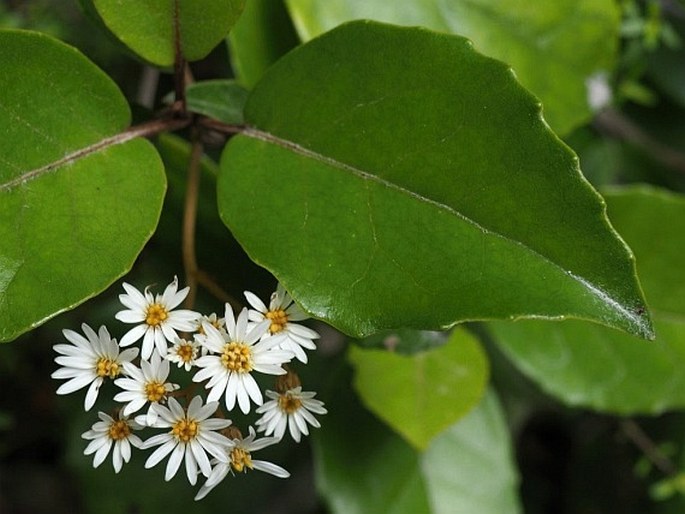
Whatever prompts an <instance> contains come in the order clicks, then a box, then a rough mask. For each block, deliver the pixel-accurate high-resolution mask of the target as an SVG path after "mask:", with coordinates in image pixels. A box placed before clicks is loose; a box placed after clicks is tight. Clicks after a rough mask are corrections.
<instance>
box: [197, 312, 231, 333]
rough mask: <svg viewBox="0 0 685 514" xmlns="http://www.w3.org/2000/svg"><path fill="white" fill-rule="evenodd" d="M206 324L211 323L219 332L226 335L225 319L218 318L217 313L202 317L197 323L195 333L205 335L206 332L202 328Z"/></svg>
mask: <svg viewBox="0 0 685 514" xmlns="http://www.w3.org/2000/svg"><path fill="white" fill-rule="evenodd" d="M204 323H209V324H210V325H212V326H213V327H214V328H216V329H217V330H218V331H219V332H221V333H222V334H224V335H226V320H225V319H224V318H218V317H217V315H216V313H215V312H212V313H211V314H210V315H209V316H202V317H200V318H198V319H197V320H196V321H195V332H199V333H200V334H202V335H204V333H205V331H204V329H203V328H202V325H203V324H204Z"/></svg>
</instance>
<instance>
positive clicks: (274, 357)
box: [193, 304, 292, 414]
mask: <svg viewBox="0 0 685 514" xmlns="http://www.w3.org/2000/svg"><path fill="white" fill-rule="evenodd" d="M268 326H269V321H264V322H262V323H259V324H257V325H254V326H253V327H252V328H251V330H250V331H249V332H248V330H247V328H248V321H247V309H243V310H242V311H241V313H240V314H239V315H238V320H237V321H236V320H235V319H234V317H233V309H232V308H231V306H230V305H229V304H226V330H227V332H228V338H227V339H228V340H227V339H226V338H224V336H222V335H221V333H220V332H219V331H218V330H217V329H216V328H214V327H213V326H212V325H210V324H208V323H205V324H204V325H203V328H204V331H205V334H206V336H204V337H203V338H202V339H201V342H202V344H203V345H204V346H206V347H207V348H208V349H209V351H210V352H214V353H218V354H220V355H205V356H204V357H200V358H199V359H197V361H196V364H197V366H198V367H200V368H203V369H201V370H200V371H198V372H197V373H196V374H195V376H194V377H193V381H194V382H203V381H204V380H207V379H209V382H208V383H207V385H206V386H205V387H206V388H207V389H211V391H210V392H209V394H208V395H207V401H214V400H217V399H219V398H220V397H221V395H222V394H223V393H225V401H226V408H227V409H228V410H229V411H230V410H232V409H233V407H234V406H235V403H236V399H237V401H238V405H239V406H240V410H241V411H243V413H245V414H247V413H248V412H250V399H252V401H254V402H255V403H256V404H257V405H261V404H262V402H263V401H264V400H263V398H262V392H261V391H260V389H259V386H258V385H257V382H256V381H255V379H254V377H253V376H252V374H251V373H252V372H253V371H258V372H260V373H267V374H270V375H283V374H285V370H284V369H283V368H282V365H283V364H284V363H286V362H289V361H290V359H291V358H292V353H291V352H288V351H284V350H279V349H274V347H275V346H278V345H279V343H280V342H281V340H282V339H281V338H279V337H276V336H274V337H269V338H267V339H262V340H261V341H259V342H257V341H258V340H259V339H260V338H261V337H262V335H264V332H265V331H266V330H267V329H268ZM198 339H200V336H198Z"/></svg>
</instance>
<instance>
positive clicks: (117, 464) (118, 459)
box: [112, 441, 124, 473]
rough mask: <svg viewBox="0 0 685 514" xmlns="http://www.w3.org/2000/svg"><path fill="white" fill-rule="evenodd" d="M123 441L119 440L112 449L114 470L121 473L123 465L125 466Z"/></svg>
mask: <svg viewBox="0 0 685 514" xmlns="http://www.w3.org/2000/svg"><path fill="white" fill-rule="evenodd" d="M120 443H121V441H117V443H116V444H115V445H114V449H113V450H112V465H113V466H114V472H115V473H119V471H121V467H122V466H123V464H124V462H123V458H122V456H121V444H120Z"/></svg>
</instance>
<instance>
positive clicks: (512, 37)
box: [286, 0, 620, 134]
mask: <svg viewBox="0 0 685 514" xmlns="http://www.w3.org/2000/svg"><path fill="white" fill-rule="evenodd" d="M286 3H287V6H288V8H289V9H290V13H291V15H292V17H293V20H294V23H295V27H296V28H297V31H298V33H299V34H300V37H301V38H302V39H303V40H305V41H306V40H308V39H311V38H312V37H314V36H317V35H319V34H321V33H323V32H325V31H327V30H330V29H332V28H333V27H335V26H336V25H338V24H340V23H343V22H346V21H350V20H354V19H360V18H367V19H373V20H378V21H384V22H388V23H395V24H397V25H410V26H413V25H422V26H424V27H428V28H430V29H433V30H437V31H441V32H448V33H452V34H459V35H462V36H466V37H468V38H469V39H471V40H472V41H473V42H474V44H475V46H476V48H477V49H478V50H479V51H480V52H483V53H484V54H486V55H490V56H492V57H495V58H497V59H500V60H502V61H504V62H506V63H508V64H510V65H511V66H512V67H513V68H514V70H515V71H516V76H517V77H518V78H519V79H520V80H521V83H522V84H523V85H524V86H526V87H527V88H528V89H530V90H531V91H532V92H533V93H535V94H536V95H537V96H538V97H539V98H540V99H541V100H542V103H543V105H544V108H545V118H546V119H547V121H548V122H549V123H550V125H551V126H552V128H553V129H554V130H555V131H557V132H558V133H559V134H566V133H568V132H570V131H571V129H573V128H575V127H576V126H578V125H580V124H582V123H584V122H585V121H587V120H589V119H590V117H591V115H592V112H591V109H590V106H589V104H588V100H587V91H586V82H587V80H588V78H589V77H590V76H592V75H593V74H595V73H597V72H601V71H610V70H611V69H612V68H613V65H614V59H615V55H616V50H617V47H618V31H619V20H620V11H619V8H618V5H617V4H616V2H614V1H613V0H580V1H579V0H556V1H554V2H549V1H547V0H533V1H527V2H522V1H521V0H500V1H497V2H492V1H490V0H475V1H474V0H451V1H449V2H445V1H443V0H405V1H403V2H402V3H401V5H396V4H395V3H394V2H387V1H385V0H286Z"/></svg>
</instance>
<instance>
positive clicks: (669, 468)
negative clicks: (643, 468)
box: [620, 419, 678, 476]
mask: <svg viewBox="0 0 685 514" xmlns="http://www.w3.org/2000/svg"><path fill="white" fill-rule="evenodd" d="M620 426H621V430H622V432H623V433H624V434H625V435H626V436H627V437H628V439H630V440H631V441H632V442H633V444H634V445H635V446H637V447H638V448H639V449H640V451H642V453H644V455H645V457H647V459H649V462H651V463H652V464H654V466H655V467H656V468H657V469H658V470H659V471H661V472H662V473H664V474H666V475H669V476H670V475H675V474H676V473H677V472H678V468H676V466H675V465H674V464H673V462H671V460H670V459H669V458H668V457H667V456H666V455H664V454H663V452H662V451H661V450H660V449H659V448H657V446H656V445H655V444H654V441H652V439H651V438H650V437H649V436H648V435H647V434H646V433H645V431H644V430H642V428H641V427H640V425H638V424H637V423H636V422H635V421H633V420H632V419H624V420H622V421H621V424H620Z"/></svg>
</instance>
